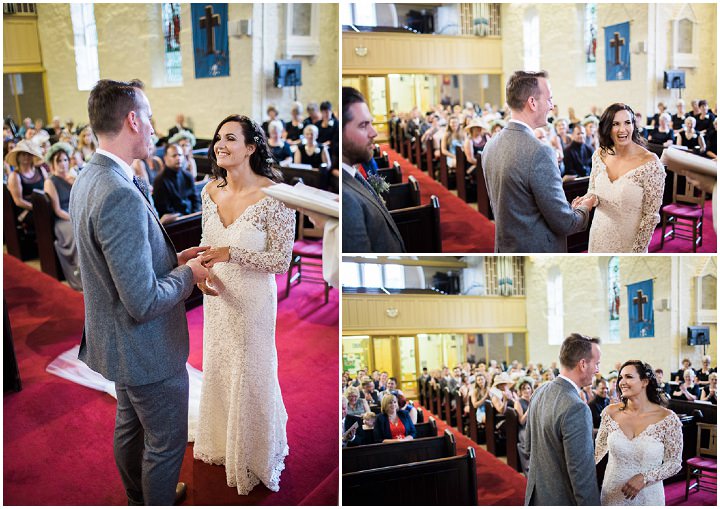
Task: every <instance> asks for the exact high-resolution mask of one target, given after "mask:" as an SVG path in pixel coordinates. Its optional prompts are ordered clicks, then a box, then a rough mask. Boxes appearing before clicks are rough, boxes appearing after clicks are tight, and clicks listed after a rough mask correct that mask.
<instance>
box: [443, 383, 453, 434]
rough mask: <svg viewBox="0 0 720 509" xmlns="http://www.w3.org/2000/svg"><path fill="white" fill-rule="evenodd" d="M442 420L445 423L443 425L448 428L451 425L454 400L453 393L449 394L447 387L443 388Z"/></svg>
mask: <svg viewBox="0 0 720 509" xmlns="http://www.w3.org/2000/svg"><path fill="white" fill-rule="evenodd" d="M442 392H443V407H442V408H443V413H442V415H443V420H444V421H445V424H447V425H448V426H452V425H453V415H452V400H454V399H455V393H454V392H450V388H449V387H444V388H443V390H442Z"/></svg>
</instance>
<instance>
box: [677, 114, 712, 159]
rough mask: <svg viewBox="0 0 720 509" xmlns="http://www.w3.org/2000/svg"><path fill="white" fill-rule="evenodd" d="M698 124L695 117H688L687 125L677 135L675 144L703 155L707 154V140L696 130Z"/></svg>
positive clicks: (686, 119)
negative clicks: (703, 153)
mask: <svg viewBox="0 0 720 509" xmlns="http://www.w3.org/2000/svg"><path fill="white" fill-rule="evenodd" d="M696 123H697V120H695V117H690V116H688V117H686V118H685V125H684V126H683V128H682V129H681V130H680V131H679V132H678V133H677V138H676V140H675V144H676V145H681V146H683V147H686V148H687V149H688V150H691V151H693V152H700V153H702V152H705V140H704V139H703V135H702V134H700V133H699V132H698V131H696V130H695V124H696Z"/></svg>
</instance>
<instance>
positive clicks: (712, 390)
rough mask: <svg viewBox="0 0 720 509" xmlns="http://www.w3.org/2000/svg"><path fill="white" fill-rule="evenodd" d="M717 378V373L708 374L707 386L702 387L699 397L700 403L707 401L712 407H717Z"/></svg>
mask: <svg viewBox="0 0 720 509" xmlns="http://www.w3.org/2000/svg"><path fill="white" fill-rule="evenodd" d="M717 377H718V376H717V373H714V372H713V373H710V376H709V377H708V385H706V386H705V387H703V389H702V394H701V395H700V400H701V401H709V402H710V403H712V404H713V405H717Z"/></svg>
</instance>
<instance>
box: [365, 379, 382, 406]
mask: <svg viewBox="0 0 720 509" xmlns="http://www.w3.org/2000/svg"><path fill="white" fill-rule="evenodd" d="M362 398H363V399H364V400H365V401H367V403H368V405H380V395H379V394H378V391H376V390H375V383H374V382H373V379H372V378H370V377H369V376H366V377H365V378H363V381H362Z"/></svg>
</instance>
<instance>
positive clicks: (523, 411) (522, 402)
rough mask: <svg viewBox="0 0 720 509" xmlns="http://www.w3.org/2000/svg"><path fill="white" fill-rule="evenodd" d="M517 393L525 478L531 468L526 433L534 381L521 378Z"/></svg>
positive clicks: (516, 403)
mask: <svg viewBox="0 0 720 509" xmlns="http://www.w3.org/2000/svg"><path fill="white" fill-rule="evenodd" d="M515 387H516V390H517V393H518V394H519V395H520V397H519V398H518V399H517V400H515V411H516V412H517V415H518V456H520V467H521V468H522V472H523V474H525V477H527V475H528V469H529V467H530V449H529V448H528V445H529V444H528V436H527V433H526V430H527V428H526V426H525V425H526V424H527V413H528V408H529V407H530V398H531V397H532V394H533V380H532V378H528V377H521V378H520V379H519V380H518V381H517V384H516V386H515Z"/></svg>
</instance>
